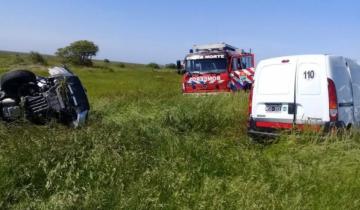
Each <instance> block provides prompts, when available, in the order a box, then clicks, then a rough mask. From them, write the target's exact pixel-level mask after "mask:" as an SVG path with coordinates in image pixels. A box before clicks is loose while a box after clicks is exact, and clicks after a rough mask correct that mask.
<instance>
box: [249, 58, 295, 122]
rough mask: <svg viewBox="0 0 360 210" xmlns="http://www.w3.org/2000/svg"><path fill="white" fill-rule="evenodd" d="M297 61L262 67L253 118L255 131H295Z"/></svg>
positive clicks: (281, 60)
mask: <svg viewBox="0 0 360 210" xmlns="http://www.w3.org/2000/svg"><path fill="white" fill-rule="evenodd" d="M296 66H297V59H296V58H293V57H292V58H276V59H271V60H268V61H265V62H264V63H262V64H259V68H258V69H257V72H256V75H255V87H254V96H253V107H252V117H253V119H254V121H255V123H256V125H255V126H256V127H267V128H292V126H293V122H294V119H295V116H294V115H295V85H296V84H295V81H296Z"/></svg>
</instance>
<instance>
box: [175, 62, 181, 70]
mask: <svg viewBox="0 0 360 210" xmlns="http://www.w3.org/2000/svg"><path fill="white" fill-rule="evenodd" d="M176 68H177V69H178V70H180V69H182V66H181V61H180V60H178V61H176Z"/></svg>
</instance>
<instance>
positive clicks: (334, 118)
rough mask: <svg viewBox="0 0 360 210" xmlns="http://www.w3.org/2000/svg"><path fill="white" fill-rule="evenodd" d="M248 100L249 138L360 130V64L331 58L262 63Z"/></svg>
mask: <svg viewBox="0 0 360 210" xmlns="http://www.w3.org/2000/svg"><path fill="white" fill-rule="evenodd" d="M249 100H250V101H249V115H250V116H249V124H248V129H249V134H255V135H256V134H259V135H262V134H265V135H274V132H273V131H276V130H279V129H293V128H297V129H300V130H301V129H304V128H305V127H311V128H315V129H318V130H320V129H321V128H325V129H329V128H332V127H350V126H358V125H359V123H360V65H359V64H357V63H356V62H355V61H353V60H351V59H347V58H344V57H341V56H332V55H301V56H288V57H279V58H273V59H268V60H263V61H261V62H260V63H259V65H258V66H257V68H256V71H255V83H254V86H253V89H252V91H251V93H250V98H249Z"/></svg>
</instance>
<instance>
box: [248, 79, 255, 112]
mask: <svg viewBox="0 0 360 210" xmlns="http://www.w3.org/2000/svg"><path fill="white" fill-rule="evenodd" d="M253 92H254V85H251V88H250V94H249V106H248V115H249V117H250V116H251V114H252V99H253Z"/></svg>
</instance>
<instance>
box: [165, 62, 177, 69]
mask: <svg viewBox="0 0 360 210" xmlns="http://www.w3.org/2000/svg"><path fill="white" fill-rule="evenodd" d="M165 67H166V68H168V69H176V68H177V66H176V64H175V63H169V64H166V65H165Z"/></svg>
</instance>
